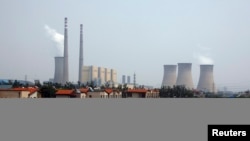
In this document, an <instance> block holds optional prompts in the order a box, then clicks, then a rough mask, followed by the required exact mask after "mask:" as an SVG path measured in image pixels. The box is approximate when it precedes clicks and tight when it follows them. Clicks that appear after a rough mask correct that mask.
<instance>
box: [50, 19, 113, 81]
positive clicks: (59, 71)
mask: <svg viewBox="0 0 250 141" xmlns="http://www.w3.org/2000/svg"><path fill="white" fill-rule="evenodd" d="M67 22H68V21H67V18H65V19H64V24H65V25H64V56H56V57H55V73H54V79H53V82H54V83H59V84H65V83H66V82H69V67H68V66H69V62H68V25H67ZM83 59H84V57H83V25H82V24H80V47H79V71H78V81H79V82H80V83H81V84H86V83H90V82H94V83H95V84H96V85H97V86H101V85H104V84H106V83H107V82H109V83H112V84H116V83H117V71H116V70H114V69H109V68H104V67H96V66H84V62H83Z"/></svg>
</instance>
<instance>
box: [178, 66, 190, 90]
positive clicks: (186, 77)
mask: <svg viewBox="0 0 250 141" xmlns="http://www.w3.org/2000/svg"><path fill="white" fill-rule="evenodd" d="M191 70H192V64H191V63H178V75H177V80H176V85H184V86H185V87H186V88H188V89H192V88H194V84H193V79H192V71H191Z"/></svg>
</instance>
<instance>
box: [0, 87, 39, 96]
mask: <svg viewBox="0 0 250 141" xmlns="http://www.w3.org/2000/svg"><path fill="white" fill-rule="evenodd" d="M0 90H2V91H29V92H30V93H29V95H30V94H33V93H34V92H37V90H38V89H37V88H33V87H29V88H11V89H0Z"/></svg>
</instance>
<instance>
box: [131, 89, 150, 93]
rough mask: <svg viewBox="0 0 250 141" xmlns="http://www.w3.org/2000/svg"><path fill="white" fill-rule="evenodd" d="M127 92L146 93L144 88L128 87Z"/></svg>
mask: <svg viewBox="0 0 250 141" xmlns="http://www.w3.org/2000/svg"><path fill="white" fill-rule="evenodd" d="M127 92H128V93H147V90H145V89H130V90H128V91H127Z"/></svg>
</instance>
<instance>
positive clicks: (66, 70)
mask: <svg viewBox="0 0 250 141" xmlns="http://www.w3.org/2000/svg"><path fill="white" fill-rule="evenodd" d="M67 28H68V27H67V18H65V28H64V61H63V83H62V84H65V83H66V82H68V81H69V66H68V29H67Z"/></svg>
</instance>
